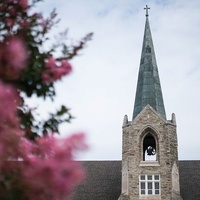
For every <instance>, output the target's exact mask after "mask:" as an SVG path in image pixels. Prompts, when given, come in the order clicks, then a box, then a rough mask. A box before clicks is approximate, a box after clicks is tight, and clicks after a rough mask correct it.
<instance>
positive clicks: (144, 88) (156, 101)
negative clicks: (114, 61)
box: [133, 5, 166, 119]
mask: <svg viewBox="0 0 200 200" xmlns="http://www.w3.org/2000/svg"><path fill="white" fill-rule="evenodd" d="M144 9H146V23H145V30H144V39H143V45H142V54H141V60H140V69H139V75H138V82H137V90H136V97H135V105H134V111H133V119H134V118H135V117H136V116H137V115H138V114H139V113H140V112H141V111H142V109H143V108H144V107H145V106H146V105H148V104H149V105H150V106H151V107H153V108H154V109H155V110H156V111H157V112H158V113H159V114H160V115H161V116H162V117H163V118H164V119H166V114H165V107H164V102H163V96H162V90H161V85H160V79H159V74H158V68H157V63H156V56H155V52H154V46H153V40H152V36H151V31H150V25H149V19H148V16H149V13H148V9H150V8H149V7H148V6H147V5H146V8H144Z"/></svg>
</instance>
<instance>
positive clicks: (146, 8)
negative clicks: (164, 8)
mask: <svg viewBox="0 0 200 200" xmlns="http://www.w3.org/2000/svg"><path fill="white" fill-rule="evenodd" d="M144 9H145V10H146V17H148V16H149V13H148V10H149V9H150V8H149V7H148V6H147V5H146V7H145V8H144Z"/></svg>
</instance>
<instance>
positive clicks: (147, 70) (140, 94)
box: [118, 6, 182, 200]
mask: <svg viewBox="0 0 200 200" xmlns="http://www.w3.org/2000/svg"><path fill="white" fill-rule="evenodd" d="M145 9H146V23H145V30H144V39H143V46H142V54H141V60H140V69H139V75H138V82H137V90H136V97H135V105H134V111H133V118H132V121H128V117H127V116H126V115H125V117H124V122H123V144H122V145H123V147H122V193H121V195H120V197H119V199H118V200H147V199H148V200H158V199H159V200H182V198H181V196H180V186H179V167H178V150H177V133H176V119H175V114H172V119H171V120H167V119H166V114H165V107H164V102H163V96H162V90H161V85H160V79H159V74H158V68H157V64H156V57H155V52H154V46H153V40H152V36H151V31H150V25H149V19H148V16H149V15H148V9H149V8H148V6H146V8H145Z"/></svg>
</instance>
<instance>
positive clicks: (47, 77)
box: [42, 57, 72, 83]
mask: <svg viewBox="0 0 200 200" xmlns="http://www.w3.org/2000/svg"><path fill="white" fill-rule="evenodd" d="M57 62H58V61H57ZM59 64H60V65H58V64H57V63H56V60H55V59H54V58H53V57H49V59H48V60H47V61H46V63H45V70H44V72H43V74H42V81H43V83H52V82H54V81H57V80H59V79H61V78H62V77H63V76H65V75H67V74H69V73H70V72H71V71H72V66H71V64H70V63H69V62H68V61H67V60H62V61H60V63H59Z"/></svg>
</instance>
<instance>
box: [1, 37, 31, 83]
mask: <svg viewBox="0 0 200 200" xmlns="http://www.w3.org/2000/svg"><path fill="white" fill-rule="evenodd" d="M27 58H28V53H27V49H26V46H25V44H24V42H23V41H22V40H21V39H20V38H19V37H9V38H7V39H6V40H5V41H4V42H3V43H0V76H2V78H3V79H6V80H15V79H17V78H19V76H20V74H21V72H22V70H23V69H24V68H25V67H26V61H27Z"/></svg>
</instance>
